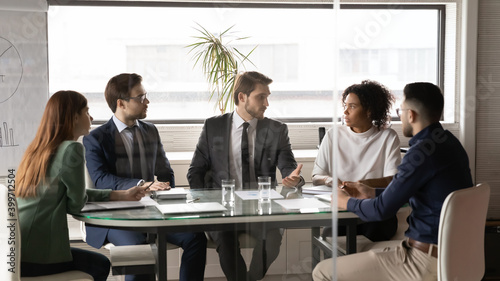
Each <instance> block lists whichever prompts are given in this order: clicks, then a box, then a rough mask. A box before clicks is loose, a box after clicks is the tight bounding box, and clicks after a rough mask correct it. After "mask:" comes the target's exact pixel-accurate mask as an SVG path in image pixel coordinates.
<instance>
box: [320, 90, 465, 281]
mask: <svg viewBox="0 0 500 281" xmlns="http://www.w3.org/2000/svg"><path fill="white" fill-rule="evenodd" d="M404 97H405V99H404V101H403V102H402V103H401V108H399V109H398V115H399V116H400V117H401V122H402V129H403V134H404V136H406V137H412V138H411V140H410V149H409V150H408V152H407V153H406V155H405V157H404V158H403V160H402V163H401V165H400V166H399V167H398V173H397V174H396V175H395V176H394V178H393V180H392V181H391V183H390V184H389V185H388V186H387V188H386V189H381V190H380V189H375V188H371V187H369V186H366V185H363V184H361V183H345V189H343V190H342V189H339V190H338V206H339V209H347V210H349V211H351V212H354V213H356V214H357V215H358V216H359V217H360V218H361V219H362V220H364V221H379V220H383V219H386V218H388V217H390V216H393V215H394V214H396V213H397V211H398V210H399V208H401V206H403V205H404V204H405V203H407V202H409V204H410V206H411V208H412V213H411V215H410V216H409V217H408V224H409V227H408V230H407V231H406V233H405V236H406V237H407V238H406V239H405V240H403V241H395V242H394V243H393V244H390V246H389V247H387V245H388V244H387V243H386V244H385V246H386V247H384V248H380V247H379V248H378V249H377V247H376V246H374V247H373V248H372V250H370V251H367V252H362V253H358V254H353V255H348V256H344V257H340V258H338V259H337V270H338V272H337V280H339V281H340V280H342V281H344V280H356V281H362V280H370V281H376V280H383V281H389V280H395V281H400V280H405V281H406V280H437V246H436V245H437V241H438V238H437V236H438V228H439V216H440V213H441V207H442V205H443V202H444V200H445V199H446V197H447V196H448V195H449V194H450V193H451V192H453V191H455V190H458V189H462V188H467V187H471V186H472V185H473V184H472V177H471V174H470V169H469V159H468V157H467V153H466V152H465V150H464V148H463V147H462V145H461V144H460V142H459V141H458V139H457V138H456V137H455V136H454V135H453V134H451V133H450V132H449V131H447V130H444V129H443V127H442V126H441V124H440V123H439V120H440V118H441V115H442V112H443V105H444V100H443V95H442V93H441V90H440V89H439V88H438V87H437V86H435V85H433V84H431V83H412V84H408V85H406V87H405V88H404ZM332 266H333V263H332V261H331V260H325V261H322V262H321V263H320V264H318V266H317V267H316V268H315V270H314V272H313V279H314V280H315V281H318V280H332V276H333V274H334V273H333V270H332Z"/></svg>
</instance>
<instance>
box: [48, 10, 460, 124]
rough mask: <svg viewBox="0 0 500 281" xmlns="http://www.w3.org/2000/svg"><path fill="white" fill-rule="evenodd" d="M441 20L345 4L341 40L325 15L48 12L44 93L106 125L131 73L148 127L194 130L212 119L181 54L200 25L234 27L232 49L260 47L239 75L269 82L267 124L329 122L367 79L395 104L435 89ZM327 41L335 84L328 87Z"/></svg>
mask: <svg viewBox="0 0 500 281" xmlns="http://www.w3.org/2000/svg"><path fill="white" fill-rule="evenodd" d="M407 8H408V9H407ZM442 13H443V9H442V6H432V5H429V6H418V7H417V6H398V7H396V8H393V9H387V6H383V7H381V8H380V7H379V8H377V6H374V5H364V6H356V5H346V6H343V7H342V9H341V11H340V12H339V13H338V15H339V17H340V18H339V22H340V23H341V25H340V27H341V28H340V31H339V34H333V28H332V20H333V19H332V15H333V13H332V10H331V9H287V8H274V9H266V8H221V7H217V8H216V7H211V8H192V7H190V8H173V7H155V8H150V7H149V8H147V7H73V6H67V7H66V6H52V7H51V8H50V9H49V62H50V65H51V67H50V85H49V86H50V92H51V93H54V92H56V91H58V90H61V89H73V90H76V91H80V92H82V93H83V94H85V95H86V97H87V98H88V99H89V105H90V108H91V114H92V115H93V117H94V119H96V120H107V119H109V118H110V116H111V111H110V110H109V108H108V107H107V104H106V102H105V100H104V95H103V91H104V87H105V85H106V83H107V81H108V80H109V78H111V77H112V76H114V75H116V74H119V73H123V72H135V73H138V74H140V75H142V76H143V78H144V85H145V87H146V90H147V91H148V93H149V95H148V98H149V99H150V101H151V104H150V106H149V111H148V119H149V120H163V121H165V122H167V123H168V122H172V123H175V122H201V121H202V120H204V119H205V118H207V117H210V116H213V115H216V114H219V112H218V111H216V109H215V107H214V103H213V102H209V101H208V97H209V95H208V84H207V83H206V82H205V79H204V77H203V75H202V73H201V70H200V67H198V66H197V67H193V63H194V62H193V60H192V55H191V54H189V53H188V51H189V49H188V48H186V46H187V45H189V44H191V43H192V42H194V39H193V38H192V37H193V36H196V35H197V31H195V29H194V27H195V26H196V24H197V23H198V24H200V25H202V26H203V27H205V28H207V29H208V30H210V31H211V32H221V31H223V30H225V29H227V28H228V27H230V26H232V25H235V26H234V28H233V30H234V31H235V32H236V35H238V36H248V37H249V38H248V39H245V40H241V41H238V42H234V45H235V46H237V47H238V49H240V50H242V51H243V52H245V51H246V52H248V51H250V50H251V49H252V48H253V47H254V46H256V45H258V47H257V49H256V50H255V51H254V53H252V55H251V56H250V59H251V60H252V62H253V63H254V64H255V66H253V65H251V64H246V69H247V70H257V71H259V72H262V73H264V74H266V75H268V76H269V77H271V78H272V79H273V80H274V82H273V84H271V86H270V87H271V92H272V95H271V97H270V107H269V108H268V110H267V112H266V115H267V116H268V117H277V118H281V119H288V120H292V119H293V120H301V121H308V120H309V121H310V120H331V116H332V113H331V111H332V110H331V109H332V107H333V105H334V99H333V97H332V96H333V95H332V89H334V88H337V89H338V90H339V91H341V90H342V89H344V88H346V87H347V86H349V85H351V84H353V83H360V82H361V81H362V80H365V79H371V80H377V81H379V82H380V83H382V84H384V85H386V86H387V87H389V88H390V89H391V90H392V91H393V92H394V94H395V95H396V96H397V97H398V98H400V97H401V96H402V89H403V87H404V85H405V84H406V83H408V82H414V81H429V82H433V83H440V81H441V80H440V79H442V78H441V76H442V65H440V63H441V62H442V59H440V56H439V54H440V53H441V52H442V50H441V47H442V46H441V45H440V44H442V40H441V39H440V34H441V29H440V28H441V27H442V26H443V25H442V23H441V19H442ZM334 40H338V43H339V44H338V45H339V49H340V50H339V51H340V54H339V66H338V73H339V76H338V81H339V82H338V83H339V85H333V79H332V77H333V75H334V70H335V66H333V65H332V61H333V58H334V54H333V50H334ZM334 86H336V87H334ZM451 95H453V96H454V93H451ZM453 100H454V99H453ZM336 104H338V105H340V103H336ZM397 106H398V104H396V106H395V107H397ZM394 115H395V112H394Z"/></svg>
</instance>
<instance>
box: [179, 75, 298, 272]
mask: <svg viewBox="0 0 500 281" xmlns="http://www.w3.org/2000/svg"><path fill="white" fill-rule="evenodd" d="M271 82H272V80H271V79H270V78H268V77H266V76H265V75H263V74H261V73H258V72H244V73H241V74H239V75H238V76H237V77H236V81H235V87H234V103H235V105H236V110H235V111H234V112H232V113H226V114H224V115H221V116H216V117H212V118H209V119H207V120H206V121H205V125H204V126H203V130H202V133H201V136H200V138H199V140H198V144H197V146H196V150H195V153H194V156H193V159H192V161H191V165H190V167H189V171H188V174H187V178H188V181H189V185H190V187H191V188H221V181H222V180H223V179H235V182H236V189H256V188H257V180H256V179H257V178H258V177H259V176H269V177H271V184H272V186H273V187H275V186H276V167H278V168H279V169H280V172H281V174H282V175H284V176H285V175H288V176H286V177H285V178H283V180H282V184H283V185H284V186H286V187H293V186H298V185H301V184H303V183H304V179H303V178H302V177H301V176H300V170H301V168H302V164H300V165H297V162H296V161H295V158H294V156H293V153H292V147H291V145H290V140H289V138H288V128H287V126H286V125H285V124H283V123H281V122H279V121H276V120H272V119H268V118H265V117H264V112H265V111H266V109H267V107H268V106H269V103H268V97H269V95H270V94H271V92H270V90H269V84H271ZM245 232H247V233H248V234H250V235H251V236H253V237H254V238H255V240H256V241H257V245H256V246H255V248H254V251H253V257H252V261H251V264H250V268H249V271H248V272H247V268H246V264H245V261H244V260H243V257H242V256H241V253H240V248H239V243H238V234H239V233H240V232H234V231H218V232H210V233H209V236H210V237H211V238H212V239H213V240H214V242H215V243H216V244H217V252H218V253H219V260H220V264H221V267H222V270H223V271H224V274H225V275H226V277H227V279H228V280H229V281H233V280H260V279H262V278H263V277H264V276H265V274H266V272H267V269H268V268H269V266H270V265H271V263H272V262H273V261H274V260H275V259H276V257H277V256H278V254H279V247H280V245H281V232H280V229H266V230H265V231H263V230H262V229H261V228H257V227H249V228H248V229H247V230H245ZM263 241H265V242H263Z"/></svg>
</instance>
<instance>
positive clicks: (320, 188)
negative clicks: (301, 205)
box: [302, 185, 332, 194]
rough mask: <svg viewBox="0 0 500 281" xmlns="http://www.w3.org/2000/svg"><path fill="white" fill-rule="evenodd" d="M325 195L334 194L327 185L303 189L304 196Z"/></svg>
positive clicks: (304, 187)
mask: <svg viewBox="0 0 500 281" xmlns="http://www.w3.org/2000/svg"><path fill="white" fill-rule="evenodd" d="M325 193H332V188H331V187H330V186H326V185H315V186H303V187H302V194H325Z"/></svg>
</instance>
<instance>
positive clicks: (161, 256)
mask: <svg viewBox="0 0 500 281" xmlns="http://www.w3.org/2000/svg"><path fill="white" fill-rule="evenodd" d="M155 271H156V276H157V277H158V281H167V237H166V233H163V232H161V231H159V232H158V237H156V266H155Z"/></svg>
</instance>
